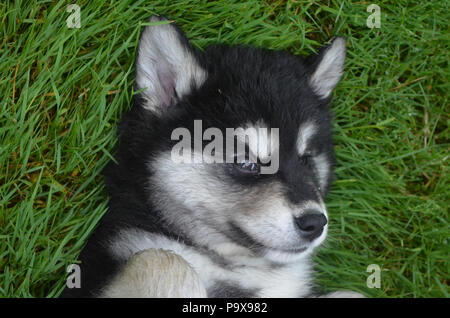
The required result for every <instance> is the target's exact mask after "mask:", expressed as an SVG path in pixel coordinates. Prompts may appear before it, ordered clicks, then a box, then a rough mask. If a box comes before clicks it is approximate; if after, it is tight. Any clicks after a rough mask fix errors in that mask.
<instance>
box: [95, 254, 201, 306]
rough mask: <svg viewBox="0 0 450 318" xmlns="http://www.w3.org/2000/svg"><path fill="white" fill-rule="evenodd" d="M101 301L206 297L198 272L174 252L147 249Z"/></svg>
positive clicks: (105, 290)
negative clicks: (106, 299)
mask: <svg viewBox="0 0 450 318" xmlns="http://www.w3.org/2000/svg"><path fill="white" fill-rule="evenodd" d="M101 297H113V298H115V297H138V298H142V297H150V298H154V297H177V298H178V297H180V298H181V297H182V298H186V297H201V298H203V297H206V289H205V287H204V285H203V283H202V281H201V280H200V277H199V276H198V274H197V272H196V271H195V270H194V269H193V268H192V267H191V266H190V265H189V263H187V262H186V260H184V259H183V258H182V257H181V256H180V255H178V254H175V253H173V252H172V251H165V250H161V249H148V250H144V251H141V252H139V253H137V254H135V255H134V256H133V257H132V258H131V259H130V260H129V261H128V262H127V263H126V265H125V266H124V268H123V269H122V270H121V272H120V273H119V274H118V275H117V276H116V277H115V278H114V279H113V281H112V282H111V284H109V285H108V286H107V287H106V288H105V289H104V292H103V294H102V296H101Z"/></svg>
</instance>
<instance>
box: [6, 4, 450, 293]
mask: <svg viewBox="0 0 450 318" xmlns="http://www.w3.org/2000/svg"><path fill="white" fill-rule="evenodd" d="M372 2H373V3H376V4H378V5H379V6H380V8H381V27H380V28H379V29H378V28H374V29H369V28H368V27H367V25H366V19H367V17H368V16H369V15H370V14H371V13H367V12H366V8H367V6H368V5H369V4H370V3H372ZM70 3H76V4H78V5H79V6H80V7H81V28H79V29H76V28H75V29H69V28H68V27H67V25H66V19H67V18H68V17H69V15H70V14H71V13H68V12H66V8H67V5H68V4H70ZM112 3H113V4H112ZM153 14H164V15H165V16H167V17H169V18H171V19H173V20H174V21H176V22H177V23H178V24H179V25H180V26H181V27H182V29H183V30H184V31H185V32H186V34H187V35H188V37H189V38H191V39H192V42H193V43H194V45H195V46H197V47H199V48H203V47H206V46H208V45H210V44H213V43H227V44H250V45H253V46H261V47H267V48H270V49H274V50H288V51H291V52H293V53H295V54H298V55H306V54H309V53H310V52H312V51H313V50H316V49H317V48H318V47H319V46H320V45H321V44H323V43H324V42H325V41H327V40H328V39H329V38H330V37H331V36H333V35H337V34H339V35H342V36H346V37H347V38H348V43H347V49H348V54H347V61H346V71H345V75H344V77H343V79H342V81H341V82H340V84H339V85H338V87H337V89H336V91H335V99H334V101H333V106H332V109H333V112H334V114H335V143H336V152H337V158H338V166H337V168H336V177H337V178H336V181H335V183H334V186H333V188H332V190H331V192H330V195H329V196H328V199H327V206H328V210H329V214H330V219H331V220H330V233H329V238H328V239H327V241H326V243H325V244H324V246H323V247H322V248H320V249H319V251H318V253H317V255H316V261H317V272H318V274H317V276H318V282H319V284H320V288H321V289H322V290H323V291H333V290H338V289H350V290H354V291H358V292H361V293H363V294H365V295H367V296H370V297H448V296H449V286H448V285H449V276H450V274H449V252H450V248H449V236H450V235H449V234H450V228H449V222H448V205H449V197H450V189H449V187H450V180H449V179H450V178H449V171H448V170H449V169H448V157H449V145H450V143H449V135H450V132H449V116H448V112H449V109H450V108H449V99H448V94H447V93H448V91H449V90H450V87H449V83H448V79H449V77H450V74H449V66H448V62H449V53H448V52H449V51H448V50H449V47H450V43H449V42H450V35H449V29H448V21H450V5H449V2H448V1H395V2H394V1H369V2H366V1H354V2H351V1H337V0H329V1H317V2H316V1H310V0H305V1H303V0H295V1H285V0H283V1H281V0H280V1H272V0H266V1H256V0H244V1H237V0H233V1H187V0H179V1H142V0H141V1H139V0H138V1H134V0H122V1H116V2H113V1H104V0H94V1H87V0H77V1H75V0H70V1H57V2H56V1H54V2H51V1H20V0H17V1H4V2H2V3H1V4H0V17H1V27H0V28H1V46H0V74H1V77H0V95H1V98H0V297H54V296H58V295H59V293H60V292H61V290H62V288H63V287H64V284H65V275H66V274H65V268H66V266H67V265H68V264H70V263H75V262H76V258H77V256H78V253H79V252H80V250H81V248H82V247H83V245H84V243H85V242H86V239H87V238H88V237H89V235H90V233H91V232H92V231H93V229H94V228H95V225H96V224H97V222H98V220H99V219H100V218H101V217H102V215H103V214H104V213H105V212H106V211H107V196H106V194H105V190H104V187H103V181H102V176H101V170H102V168H103V167H104V166H105V164H106V163H107V162H108V161H109V160H110V159H111V157H112V155H111V154H112V151H113V147H114V144H115V142H116V138H115V127H116V124H117V122H118V120H119V119H120V118H121V116H122V114H123V113H124V112H125V111H126V110H127V109H128V108H129V102H130V99H131V96H132V94H133V92H132V85H133V81H134V79H133V62H134V56H135V52H136V47H137V40H138V36H139V33H140V31H141V30H142V27H143V26H142V25H143V23H145V22H146V21H147V19H148V18H149V17H150V16H151V15H153ZM370 264H377V265H378V266H379V267H380V268H381V285H380V288H368V287H367V285H366V279H367V278H368V276H369V275H370V273H367V272H366V269H367V266H369V265H370Z"/></svg>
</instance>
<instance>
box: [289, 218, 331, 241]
mask: <svg viewBox="0 0 450 318" xmlns="http://www.w3.org/2000/svg"><path fill="white" fill-rule="evenodd" d="M295 222H296V223H297V226H298V228H299V229H300V235H301V236H302V237H303V238H305V239H307V240H309V241H312V240H314V239H315V238H317V237H319V236H320V234H322V232H323V227H324V226H325V225H326V224H327V218H326V217H325V215H324V214H323V213H320V212H316V211H307V212H306V213H304V214H303V215H302V216H300V217H298V218H296V219H295Z"/></svg>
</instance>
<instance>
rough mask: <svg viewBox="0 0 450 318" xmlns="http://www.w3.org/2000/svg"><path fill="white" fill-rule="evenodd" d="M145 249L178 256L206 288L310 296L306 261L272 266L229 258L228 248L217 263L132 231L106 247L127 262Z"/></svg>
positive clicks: (160, 238) (244, 257)
mask: <svg viewBox="0 0 450 318" xmlns="http://www.w3.org/2000/svg"><path fill="white" fill-rule="evenodd" d="M148 249H163V250H169V251H173V252H174V253H176V254H178V255H180V256H181V257H182V258H183V259H185V260H186V261H187V262H188V263H189V264H190V265H191V266H192V267H193V268H194V270H195V271H196V272H197V273H198V274H199V277H200V279H201V280H202V282H203V284H204V285H205V288H206V289H208V288H210V287H212V286H213V285H214V284H215V283H217V282H226V283H228V284H230V285H234V286H238V287H239V288H242V289H246V290H253V291H255V293H256V295H257V296H258V297H304V296H307V295H308V294H310V290H311V282H312V276H311V275H312V271H311V266H310V264H309V261H308V259H302V260H300V261H296V262H295V263H291V264H287V265H283V266H273V264H271V263H269V262H268V261H266V260H264V259H263V258H259V257H258V258H256V257H251V256H249V255H245V254H239V253H238V254H235V255H231V254H230V249H228V251H227V252H228V254H229V255H227V256H225V257H224V258H223V259H222V261H221V260H218V258H221V257H218V256H217V255H216V254H208V253H205V251H199V250H196V249H195V248H193V247H190V246H186V245H185V244H183V243H180V242H177V241H175V240H172V239H169V238H167V237H165V236H161V235H156V234H151V233H148V232H144V231H141V230H136V229H132V230H126V231H122V232H121V233H120V234H119V235H118V236H117V237H116V238H115V239H114V240H113V241H112V242H111V245H110V250H111V252H112V254H113V255H114V256H115V257H117V258H118V259H121V260H128V259H130V258H131V257H132V256H133V255H135V254H136V253H138V252H140V251H144V250H148ZM223 260H225V261H224V262H223Z"/></svg>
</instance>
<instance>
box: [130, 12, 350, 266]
mask: <svg viewBox="0 0 450 318" xmlns="http://www.w3.org/2000/svg"><path fill="white" fill-rule="evenodd" d="M151 22H154V23H155V26H149V27H147V28H146V29H145V30H144V31H143V34H142V36H141V40H140V44H139V51H138V57H137V60H136V86H137V89H139V90H142V92H141V93H140V95H139V101H140V102H139V107H142V108H143V109H144V112H146V113H148V114H147V117H146V118H147V119H146V120H148V123H147V125H151V126H152V133H151V135H149V136H146V137H144V136H143V137H142V138H149V139H153V142H151V143H149V146H148V147H150V148H152V149H151V150H148V151H149V153H151V156H149V157H148V158H146V166H147V168H148V170H149V172H150V176H149V181H148V189H151V191H149V193H148V196H149V197H150V199H151V201H152V202H153V204H155V205H156V206H157V208H158V209H159V210H160V211H164V213H162V216H163V218H164V219H165V220H166V221H167V222H169V223H170V224H172V225H175V226H176V227H177V228H179V229H180V231H182V232H183V233H184V234H185V235H187V236H188V237H191V238H193V239H195V240H196V241H199V242H200V243H203V244H205V245H207V246H210V247H213V248H214V244H221V243H222V242H223V241H229V242H232V243H233V244H236V245H239V246H241V247H244V248H247V249H250V250H251V251H252V252H254V253H256V254H258V255H263V256H265V257H267V258H270V259H272V260H275V261H277V262H288V261H291V260H295V259H297V258H299V257H302V256H303V255H305V254H307V253H308V252H310V251H311V250H312V249H313V248H314V247H315V246H317V245H319V244H320V243H321V242H322V241H323V239H324V238H325V236H326V233H327V221H328V216H327V212H326V208H325V205H324V203H323V200H324V196H325V194H326V192H327V189H328V187H329V184H330V180H331V176H332V165H333V160H334V159H333V145H332V140H331V116H330V114H329V111H328V103H329V97H330V94H331V91H332V89H333V88H334V87H335V85H336V84H337V83H338V81H339V79H340V77H341V74H342V68H343V63H344V59H345V40H343V39H341V38H336V39H335V40H334V41H333V42H332V43H331V44H330V45H329V46H327V47H325V48H323V49H322V50H321V51H320V53H319V54H318V55H315V56H311V57H310V58H308V59H307V60H306V61H305V60H302V59H301V58H299V57H297V56H294V55H291V54H288V53H285V52H273V51H268V50H263V49H252V48H246V47H234V48H226V47H214V48H210V49H207V50H206V51H205V52H201V53H200V52H198V51H197V50H195V49H193V48H192V47H191V46H190V45H189V43H188V41H187V39H186V38H185V36H184V35H183V34H182V32H181V31H180V30H179V29H178V28H176V27H175V26H174V25H172V24H168V23H167V22H168V21H166V20H165V19H162V18H152V19H151ZM198 123H200V124H201V128H200V130H199V127H198V125H197V124H198ZM179 128H183V129H184V131H186V132H187V134H186V135H184V136H183V142H184V145H185V146H186V145H187V146H189V147H185V148H189V150H190V151H191V153H190V154H189V155H188V156H187V157H191V158H194V157H196V156H197V157H196V158H200V159H201V160H192V161H190V162H180V161H179V160H174V157H173V155H174V151H173V149H174V147H177V144H178V145H179V142H180V138H178V139H177V138H175V140H174V138H173V137H174V131H176V129H179ZM230 129H233V132H234V134H232V133H231V134H230ZM237 129H241V130H237ZM249 130H250V131H253V132H256V133H255V134H254V135H252V137H251V138H249V137H248V136H245V135H244V136H243V135H242V131H249ZM199 132H200V133H199ZM213 136H214V138H213ZM178 137H179V136H178ZM187 139H188V140H187ZM230 140H231V141H234V142H235V143H236V146H234V145H233V146H232V147H231V146H230V147H227V145H228V143H227V142H230ZM212 141H214V144H212ZM238 145H241V146H242V147H241V148H240V149H241V150H240V151H239V149H238V148H239V146H238ZM269 146H270V147H269ZM265 147H268V148H270V150H269V151H268V152H266V153H264V152H261V151H260V150H261V148H265ZM206 149H208V151H206ZM184 150H186V149H183V151H184ZM177 151H178V150H177ZM240 152H244V155H245V156H244V157H242V156H239V155H240ZM264 154H265V155H266V157H264ZM213 156H214V157H215V159H217V158H222V159H223V161H222V162H218V160H211V157H213ZM230 157H231V160H230ZM250 158H252V159H253V160H250ZM268 159H270V160H269V161H270V162H268ZM274 161H276V165H271V163H273V162H274ZM267 165H269V166H270V167H271V168H273V169H272V170H271V173H261V172H262V171H263V169H264V167H266V166H267Z"/></svg>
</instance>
